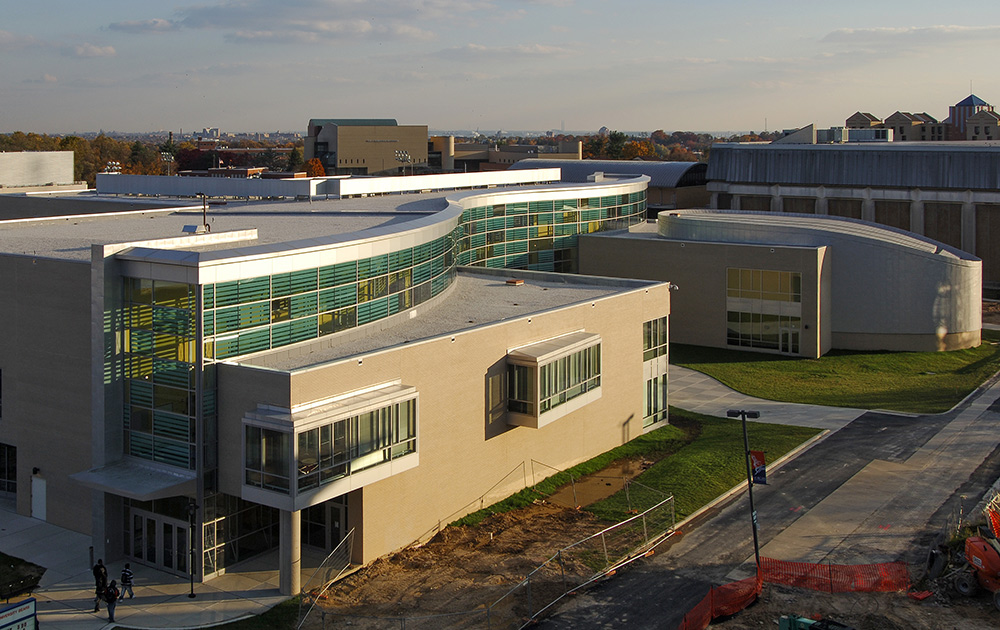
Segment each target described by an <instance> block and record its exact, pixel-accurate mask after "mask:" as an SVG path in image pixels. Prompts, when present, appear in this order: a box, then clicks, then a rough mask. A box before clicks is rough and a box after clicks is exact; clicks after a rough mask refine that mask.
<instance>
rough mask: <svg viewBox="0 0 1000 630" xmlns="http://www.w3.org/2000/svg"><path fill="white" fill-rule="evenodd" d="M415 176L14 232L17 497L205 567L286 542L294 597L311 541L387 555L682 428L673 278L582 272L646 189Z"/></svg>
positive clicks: (6, 362) (128, 549)
mask: <svg viewBox="0 0 1000 630" xmlns="http://www.w3.org/2000/svg"><path fill="white" fill-rule="evenodd" d="M486 175H488V176H490V177H494V176H496V175H498V174H484V175H483V176H486ZM522 176H523V174H522ZM108 177H111V178H114V177H118V176H113V175H109V176H108ZM454 177H455V178H463V177H467V176H464V175H456V176H454ZM163 179H172V180H181V179H184V178H163ZM399 179H405V180H412V179H414V178H410V177H407V178H399ZM218 181H220V182H223V183H226V184H232V183H233V182H242V183H246V182H248V181H253V180H227V179H221V180H218ZM257 181H259V180H257ZM390 181H391V180H387V179H364V178H362V179H360V180H358V182H357V183H356V185H358V186H361V185H363V183H364V182H369V185H370V186H372V187H373V188H371V189H370V190H368V191H367V192H358V194H357V195H354V196H353V197H351V198H341V199H335V200H330V201H325V200H318V199H315V200H312V201H311V202H309V201H304V202H301V203H293V202H280V203H249V204H248V203H239V204H231V205H226V206H219V207H215V208H212V210H211V215H210V217H209V221H210V225H211V231H205V230H202V229H196V228H197V227H198V225H199V224H200V223H201V222H202V218H203V214H202V213H203V207H202V204H200V203H198V204H190V205H188V207H181V208H178V207H174V208H162V209H156V208H143V209H139V210H135V211H133V212H131V213H124V212H119V213H115V214H113V215H108V214H91V215H88V216H83V217H78V218H75V219H74V220H73V221H67V220H65V219H64V218H62V217H56V218H38V219H34V220H16V221H14V220H12V221H5V222H2V223H0V225H3V228H4V229H3V230H0V295H4V296H7V297H8V301H9V303H10V304H11V308H8V309H5V311H4V312H3V314H2V315H0V323H2V324H3V326H4V328H5V330H6V331H7V334H6V335H4V337H3V339H2V340H0V396H2V407H0V409H2V415H0V436H2V437H0V463H2V464H3V465H0V474H2V475H3V477H2V478H0V492H4V493H6V495H8V496H9V495H10V494H13V499H14V501H15V502H16V506H17V511H18V512H19V513H21V514H26V515H31V516H34V517H36V518H39V519H42V520H46V521H49V522H52V523H54V524H57V525H60V526H62V527H67V528H70V529H73V530H76V531H81V532H85V533H89V534H90V535H91V536H92V537H93V543H94V549H95V553H96V554H97V555H98V556H100V557H103V558H105V559H106V560H108V559H112V560H119V559H129V560H130V561H132V562H136V563H141V564H146V565H150V566H154V567H157V568H159V569H162V570H164V571H167V572H174V573H178V574H181V575H187V574H188V573H189V572H190V573H193V574H194V575H195V577H196V578H197V579H210V578H212V577H213V576H216V575H219V574H220V573H222V572H224V571H225V570H226V568H227V567H230V566H232V565H233V564H235V563H238V562H241V561H243V560H245V559H247V558H250V557H255V556H258V555H259V554H262V553H264V552H267V551H270V550H273V549H279V550H280V562H279V564H280V570H281V586H282V590H283V592H286V593H294V592H296V591H297V590H298V588H299V584H298V571H297V570H296V567H297V565H298V561H299V558H300V554H301V548H302V545H308V546H311V547H316V548H319V549H324V550H325V549H331V548H332V547H333V546H334V545H336V544H337V543H338V542H339V540H340V538H341V537H342V536H343V535H344V534H345V533H346V532H347V531H348V530H354V532H355V536H354V541H355V544H354V547H353V551H352V556H353V560H354V561H355V562H359V563H363V562H368V561H371V560H372V559H374V558H376V557H378V556H380V555H382V554H385V553H387V552H389V551H392V550H394V549H397V548H399V547H402V546H405V545H407V544H409V543H411V542H414V541H416V540H420V539H422V538H424V537H427V536H429V535H430V534H432V533H434V532H435V531H436V530H437V529H438V528H439V527H441V526H442V525H446V524H447V523H448V522H450V521H452V520H454V519H457V518H459V517H460V516H462V515H464V514H466V513H468V512H470V511H472V510H474V509H477V508H478V507H480V504H481V502H484V501H485V502H487V503H488V502H489V501H490V500H494V499H496V498H499V497H500V496H503V495H504V494H506V493H509V492H511V491H513V490H516V489H519V488H520V487H522V484H523V478H524V475H523V474H522V471H523V470H525V468H524V467H525V466H526V465H528V464H527V463H528V462H530V461H531V460H534V461H537V462H542V463H544V464H545V465H546V466H550V467H553V468H556V469H560V468H566V467H568V466H571V465H573V464H575V463H577V462H580V461H582V460H584V459H587V458H589V457H591V456H593V455H595V454H598V453H601V452H604V451H606V450H608V449H609V448H612V447H614V446H616V445H619V444H621V443H623V442H625V441H628V440H630V439H632V438H634V437H636V436H638V435H640V434H641V433H643V432H645V431H648V430H651V429H653V428H656V427H659V426H662V425H663V424H664V423H665V422H666V414H667V411H666V410H667V407H666V403H667V399H666V396H667V381H666V378H667V330H668V329H667V318H668V315H669V312H670V293H669V289H670V285H669V283H666V282H658V281H644V280H632V279H622V280H618V279H610V278H603V277H593V276H584V275H577V274H572V273H558V272H575V271H577V270H578V269H579V261H578V255H577V251H578V240H579V239H580V237H581V235H584V234H590V233H595V232H600V231H604V230H611V229H625V228H627V227H630V226H634V225H637V224H638V223H641V222H642V221H644V216H645V212H646V186H647V184H648V181H649V180H648V178H647V177H643V176H633V177H626V178H620V179H614V180H611V179H608V180H605V181H600V182H588V183H579V184H566V183H562V184H543V185H534V186H523V185H522V186H513V187H493V188H488V187H486V184H483V185H482V186H481V187H479V188H477V189H475V190H468V191H454V192H450V193H429V194H427V193H425V194H417V195H399V194H384V193H383V192H381V191H382V189H381V188H379V187H378V186H380V185H383V186H384V185H386V182H390ZM462 181H463V182H464V181H465V180H464V179H462ZM355 190H356V191H359V190H361V189H355ZM71 203H76V202H71ZM11 462H13V463H14V464H13V466H12V465H10V463H11ZM512 471H514V472H516V474H513V475H512V474H511V472H512ZM192 550H193V553H192ZM192 558H193V561H192Z"/></svg>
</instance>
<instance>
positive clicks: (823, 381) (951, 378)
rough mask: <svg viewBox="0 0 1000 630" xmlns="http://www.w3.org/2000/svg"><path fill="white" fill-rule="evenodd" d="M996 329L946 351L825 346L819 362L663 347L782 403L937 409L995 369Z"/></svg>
mask: <svg viewBox="0 0 1000 630" xmlns="http://www.w3.org/2000/svg"><path fill="white" fill-rule="evenodd" d="M998 341H1000V332H997V331H992V330H984V331H983V343H982V344H981V345H980V346H979V347H977V348H969V349H966V350H952V351H949V352H854V351H847V350H833V351H831V352H829V353H828V354H826V355H824V356H822V357H820V358H819V359H803V358H796V357H785V356H780V355H773V354H760V353H756V352H744V351H738V350H729V349H725V348H706V347H701V346H688V345H683V344H670V362H671V363H674V364H675V365H680V366H683V367H686V368H690V369H692V370H697V371H699V372H702V373H704V374H707V375H708V376H711V377H712V378H714V379H716V380H718V381H719V382H721V383H723V384H724V385H726V386H728V387H730V388H732V389H735V390H736V391H738V392H741V393H743V394H747V395H748V396H754V397H757V398H765V399H767V400H780V401H784V402H797V403H806V404H811V405H828V406H831V407H853V408H857V409H888V410H894V411H904V412H909V413H942V412H944V411H947V410H949V409H951V408H952V407H954V406H955V405H956V404H958V403H959V402H960V401H961V400H962V399H963V398H965V397H966V396H967V395H968V394H969V393H970V392H972V391H973V390H975V389H976V388H977V387H979V385H981V384H982V383H983V382H985V381H986V380H988V379H989V378H990V377H991V376H993V375H994V374H996V373H997V372H998V371H1000V345H997V342H998Z"/></svg>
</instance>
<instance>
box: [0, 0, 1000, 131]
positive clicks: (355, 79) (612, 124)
mask: <svg viewBox="0 0 1000 630" xmlns="http://www.w3.org/2000/svg"><path fill="white" fill-rule="evenodd" d="M952 8H954V9H955V10H954V11H952V10H951V9H952ZM0 16H2V17H0V133H11V132H13V131H25V132H28V131H32V132H37V133H50V134H55V133H71V132H87V131H98V130H100V129H104V130H106V131H111V130H115V131H123V132H149V131H158V130H172V131H175V132H177V131H180V130H184V131H200V130H201V129H202V128H204V127H219V128H220V129H222V131H224V132H227V131H232V132H243V131H304V130H305V128H306V125H307V123H308V120H309V119H310V118H395V119H396V120H398V121H399V123H400V124H426V125H428V126H429V127H430V129H431V130H458V129H468V130H477V129H478V130H481V131H482V132H483V133H492V132H495V131H497V130H501V129H503V130H539V131H544V130H556V131H558V130H561V129H565V130H566V131H575V132H580V131H596V130H597V129H599V128H600V127H608V128H610V129H617V130H623V131H642V130H645V131H653V130H656V129H663V130H666V131H675V130H692V131H731V130H732V131H749V130H753V131H760V130H762V129H768V130H775V129H790V128H796V127H801V126H803V125H807V124H810V123H815V124H817V125H818V126H819V127H829V126H834V125H843V124H844V120H845V119H846V118H847V117H848V116H850V115H851V114H853V113H854V112H856V111H859V110H860V111H864V112H870V113H872V114H874V115H876V116H878V117H880V118H884V117H887V116H889V115H890V114H892V113H893V112H895V111H897V110H899V111H909V112H914V113H916V112H927V113H929V114H930V115H932V116H934V117H936V118H937V119H939V120H942V119H944V118H945V117H946V116H947V115H948V106H949V105H954V104H955V103H957V102H958V101H960V100H961V99H963V98H965V97H966V96H968V95H969V93H970V81H971V82H972V83H971V88H972V92H973V93H975V94H976V95H977V96H979V97H981V98H983V99H984V100H986V101H987V102H989V103H997V104H998V106H1000V78H998V76H997V75H996V73H994V72H990V71H989V69H990V68H992V63H991V61H992V60H993V59H995V58H997V57H998V54H1000V4H997V3H996V0H967V1H965V2H962V3H961V4H959V5H946V4H941V3H940V2H933V3H932V2H925V1H923V0H907V1H905V2H903V1H900V0H875V1H873V0H867V1H865V2H861V1H856V0H837V1H835V2H833V1H830V0H824V1H814V0H797V1H786V0H767V1H764V2H748V1H747V0H700V1H699V2H694V1H691V0H617V1H614V0H612V1H608V0H604V1H602V2H598V1H596V0H201V1H198V0H187V1H184V2H172V1H170V0H155V1H152V0H96V1H94V0H91V1H81V0H0ZM984 71H985V72H986V74H983V72H984Z"/></svg>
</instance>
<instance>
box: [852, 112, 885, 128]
mask: <svg viewBox="0 0 1000 630" xmlns="http://www.w3.org/2000/svg"><path fill="white" fill-rule="evenodd" d="M881 126H882V120H881V119H879V118H878V117H876V116H872V115H871V114H869V113H867V112H854V114H853V115H851V117H850V118H848V119H847V125H846V127H847V128H848V129H870V128H872V127H881Z"/></svg>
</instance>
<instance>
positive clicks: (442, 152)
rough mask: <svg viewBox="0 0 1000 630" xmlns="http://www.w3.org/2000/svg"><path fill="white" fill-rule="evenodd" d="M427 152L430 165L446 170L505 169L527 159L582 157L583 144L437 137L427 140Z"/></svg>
mask: <svg viewBox="0 0 1000 630" xmlns="http://www.w3.org/2000/svg"><path fill="white" fill-rule="evenodd" d="M427 155H428V166H429V167H430V168H431V169H439V170H441V171H444V172H452V171H457V172H463V173H474V172H479V171H502V170H504V169H507V168H509V167H510V166H511V165H512V164H515V163H516V162H519V161H521V160H524V159H527V158H536V157H539V158H544V159H546V160H580V159H583V143H582V142H580V141H579V140H577V141H569V142H560V143H559V144H558V145H535V144H506V145H505V144H501V145H498V144H494V143H485V142H455V137H454V136H434V137H432V138H431V139H430V140H429V141H428V144H427Z"/></svg>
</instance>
